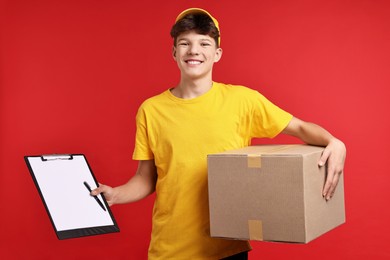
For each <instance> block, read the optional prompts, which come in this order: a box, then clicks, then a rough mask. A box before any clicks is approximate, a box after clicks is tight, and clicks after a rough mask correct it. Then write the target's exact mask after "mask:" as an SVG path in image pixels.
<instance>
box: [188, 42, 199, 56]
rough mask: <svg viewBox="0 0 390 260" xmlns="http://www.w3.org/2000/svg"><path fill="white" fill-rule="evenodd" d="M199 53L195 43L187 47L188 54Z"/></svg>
mask: <svg viewBox="0 0 390 260" xmlns="http://www.w3.org/2000/svg"><path fill="white" fill-rule="evenodd" d="M198 54H199V49H198V46H196V44H191V45H190V48H188V55H198Z"/></svg>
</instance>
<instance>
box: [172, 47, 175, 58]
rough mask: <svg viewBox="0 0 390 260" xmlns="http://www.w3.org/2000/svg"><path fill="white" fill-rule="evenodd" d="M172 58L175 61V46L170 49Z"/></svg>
mask: <svg viewBox="0 0 390 260" xmlns="http://www.w3.org/2000/svg"><path fill="white" fill-rule="evenodd" d="M172 57H173V59H174V60H175V61H176V47H175V46H173V47H172Z"/></svg>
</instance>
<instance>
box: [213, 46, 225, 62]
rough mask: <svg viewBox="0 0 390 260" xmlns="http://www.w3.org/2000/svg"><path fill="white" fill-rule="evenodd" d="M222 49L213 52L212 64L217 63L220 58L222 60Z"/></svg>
mask: <svg viewBox="0 0 390 260" xmlns="http://www.w3.org/2000/svg"><path fill="white" fill-rule="evenodd" d="M222 52H223V51H222V49H221V48H218V49H217V50H216V51H215V57H214V62H218V61H219V60H220V59H221V58H222Z"/></svg>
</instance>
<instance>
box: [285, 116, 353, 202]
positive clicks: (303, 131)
mask: <svg viewBox="0 0 390 260" xmlns="http://www.w3.org/2000/svg"><path fill="white" fill-rule="evenodd" d="M282 133H283V134H288V135H292V136H295V137H298V138H299V139H301V140H302V141H303V142H305V143H307V144H311V145H318V146H326V147H325V150H324V152H323V153H322V156H321V158H320V160H319V162H318V165H319V166H321V167H322V166H324V165H325V163H326V162H327V163H328V172H327V178H326V182H325V186H324V189H323V191H322V195H323V196H324V197H325V199H326V200H329V199H330V198H331V197H332V196H333V194H334V192H335V190H336V186H337V183H338V181H339V178H340V175H341V174H342V173H343V171H344V162H345V156H346V148H345V145H344V143H343V142H341V141H340V140H339V139H337V138H335V137H334V136H332V135H331V134H330V133H329V132H328V131H326V130H325V129H324V128H322V127H320V126H318V125H316V124H313V123H309V122H304V121H302V120H300V119H298V118H295V117H293V118H292V120H291V121H290V123H289V124H288V125H287V127H286V128H285V129H284V130H283V131H282Z"/></svg>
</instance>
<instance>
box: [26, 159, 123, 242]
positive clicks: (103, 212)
mask: <svg viewBox="0 0 390 260" xmlns="http://www.w3.org/2000/svg"><path fill="white" fill-rule="evenodd" d="M24 159H25V162H26V164H27V167H28V169H29V171H30V173H31V177H32V178H33V181H34V183H35V186H36V188H37V189H38V192H39V195H40V197H41V199H42V202H43V204H44V206H45V208H46V211H47V214H48V215H49V218H50V221H51V223H52V225H53V228H54V230H55V232H56V235H57V238H58V239H60V240H62V239H68V238H77V237H84V236H92V235H100V234H106V233H112V232H119V227H118V224H117V223H116V221H115V218H114V216H113V214H112V212H111V210H110V207H109V206H108V204H107V201H106V199H105V198H104V195H103V194H100V195H98V196H91V195H90V191H89V190H88V187H87V186H89V187H90V188H91V189H92V190H93V189H95V188H96V187H97V185H98V183H97V181H96V178H95V176H94V174H93V172H92V170H91V168H90V166H89V164H88V162H87V160H86V158H85V156H84V155H83V154H63V155H36V156H25V157H24ZM84 182H85V183H84Z"/></svg>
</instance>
